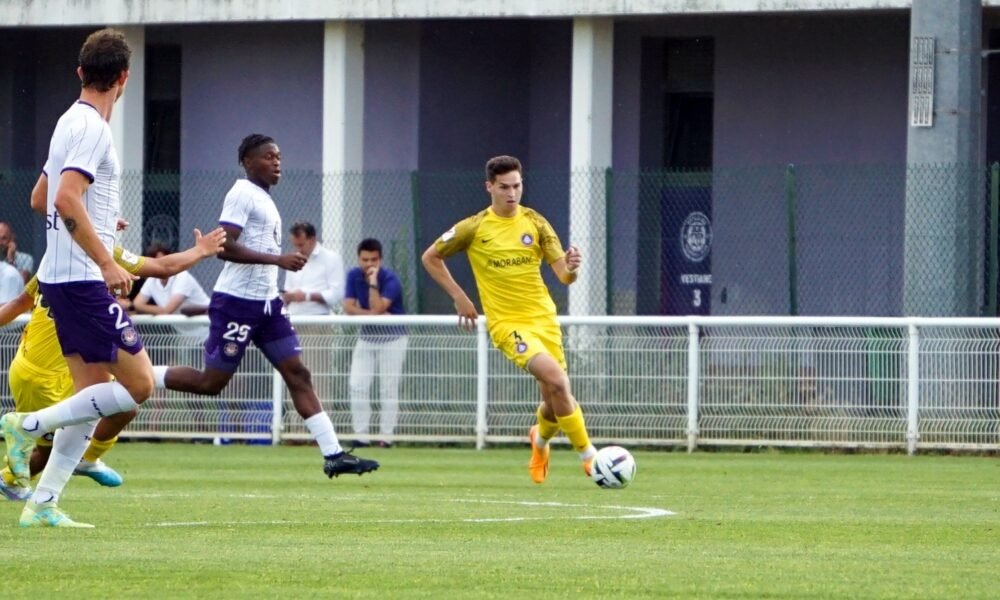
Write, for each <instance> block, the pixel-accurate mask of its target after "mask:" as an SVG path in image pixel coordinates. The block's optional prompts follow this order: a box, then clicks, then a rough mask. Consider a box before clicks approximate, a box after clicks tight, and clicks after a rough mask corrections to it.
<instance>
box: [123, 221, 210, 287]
mask: <svg viewBox="0 0 1000 600" xmlns="http://www.w3.org/2000/svg"><path fill="white" fill-rule="evenodd" d="M225 242H226V230H225V229H223V228H222V227H216V228H215V229H214V230H213V231H210V232H208V233H207V234H206V235H202V234H201V231H198V230H197V229H195V230H194V245H193V246H191V247H190V248H188V249H187V250H185V251H183V252H175V253H173V254H168V255H166V256H161V257H160V258H147V259H146V260H145V262H144V263H143V264H142V266H141V267H139V270H138V271H137V272H138V274H139V275H141V276H142V277H170V276H172V275H176V274H178V273H180V272H181V271H186V270H188V269H190V268H191V267H193V266H194V265H195V264H197V263H198V261H200V260H202V259H203V258H208V257H209V256H215V255H216V254H219V253H220V252H222V247H223V244H225Z"/></svg>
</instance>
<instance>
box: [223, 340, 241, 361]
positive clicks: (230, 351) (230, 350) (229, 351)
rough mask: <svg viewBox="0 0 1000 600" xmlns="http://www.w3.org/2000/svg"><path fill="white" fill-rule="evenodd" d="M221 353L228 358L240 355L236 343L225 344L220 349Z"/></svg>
mask: <svg viewBox="0 0 1000 600" xmlns="http://www.w3.org/2000/svg"><path fill="white" fill-rule="evenodd" d="M222 353H223V354H225V355H226V356H229V357H233V356H236V355H237V354H239V353H240V346H239V344H237V343H236V342H226V345H225V346H223V347H222Z"/></svg>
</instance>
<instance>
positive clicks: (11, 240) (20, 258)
mask: <svg viewBox="0 0 1000 600" xmlns="http://www.w3.org/2000/svg"><path fill="white" fill-rule="evenodd" d="M0 260H6V262H8V263H10V264H12V265H14V267H15V268H16V269H17V270H18V271H20V272H21V277H23V278H24V281H25V283H27V281H28V280H29V279H31V275H32V273H34V272H35V257H33V256H32V255H30V254H28V253H27V252H21V251H20V250H18V249H17V236H16V235H14V228H13V227H11V226H10V223H8V222H6V221H0Z"/></svg>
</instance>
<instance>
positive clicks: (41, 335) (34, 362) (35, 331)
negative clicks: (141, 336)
mask: <svg viewBox="0 0 1000 600" xmlns="http://www.w3.org/2000/svg"><path fill="white" fill-rule="evenodd" d="M114 258H115V262H117V263H118V264H119V265H121V266H122V268H123V269H125V270H126V271H128V272H129V273H132V274H133V275H137V274H138V273H139V270H140V269H141V268H142V266H143V265H144V264H146V258H145V257H143V256H136V255H135V254H133V253H131V252H129V251H128V250H125V249H124V248H122V247H121V246H115V249H114ZM24 291H25V292H26V293H27V294H28V295H29V296H31V297H32V298H33V299H34V301H35V306H34V308H33V309H32V310H31V318H30V319H29V320H28V324H27V326H25V328H24V332H23V333H22V334H21V344H20V345H19V346H18V347H17V355H16V356H15V357H14V360H23V361H27V362H28V363H30V364H31V366H33V367H34V368H36V369H38V370H41V371H48V372H52V373H62V372H69V367H68V366H66V360H65V359H64V358H63V354H62V347H61V346H60V345H59V338H58V337H57V336H56V324H55V322H54V321H53V320H52V317H50V316H49V307H48V304H47V303H46V302H45V299H44V298H43V297H42V294H41V291H40V290H39V288H38V278H37V277H32V278H31V280H30V281H28V283H27V284H26V285H25V286H24Z"/></svg>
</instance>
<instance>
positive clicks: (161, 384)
mask: <svg viewBox="0 0 1000 600" xmlns="http://www.w3.org/2000/svg"><path fill="white" fill-rule="evenodd" d="M169 368H170V367H153V387H154V388H156V389H158V390H162V389H166V387H167V369H169Z"/></svg>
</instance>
